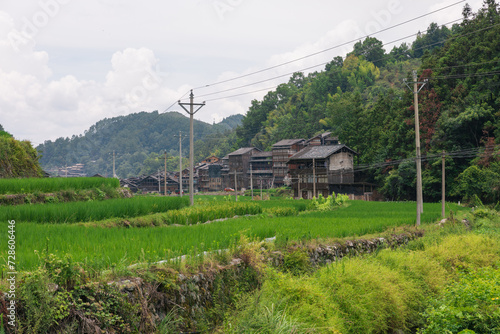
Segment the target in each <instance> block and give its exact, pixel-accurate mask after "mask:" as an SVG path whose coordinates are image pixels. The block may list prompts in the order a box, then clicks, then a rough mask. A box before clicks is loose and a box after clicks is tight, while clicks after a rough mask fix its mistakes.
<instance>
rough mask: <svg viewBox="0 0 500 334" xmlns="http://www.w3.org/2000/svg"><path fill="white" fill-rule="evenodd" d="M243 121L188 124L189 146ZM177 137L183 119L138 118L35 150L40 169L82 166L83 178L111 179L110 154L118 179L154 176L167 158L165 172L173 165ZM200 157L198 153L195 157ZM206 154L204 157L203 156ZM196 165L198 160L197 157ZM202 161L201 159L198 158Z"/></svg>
mask: <svg viewBox="0 0 500 334" xmlns="http://www.w3.org/2000/svg"><path fill="white" fill-rule="evenodd" d="M242 117H243V115H233V116H230V117H228V118H226V119H224V120H223V121H222V122H220V123H217V124H213V125H212V124H207V123H204V122H201V121H197V120H195V121H194V134H195V137H194V139H195V141H198V142H199V143H202V142H203V140H205V139H206V138H207V137H211V136H215V137H217V136H218V137H223V136H225V135H227V133H228V132H230V131H231V130H233V129H234V128H235V127H236V126H237V125H239V124H240V123H241V119H242ZM179 131H182V136H187V135H189V118H188V117H186V116H185V115H183V114H180V113H177V112H169V113H162V114H160V113H158V111H154V112H140V113H134V114H130V115H127V116H119V117H113V118H106V119H103V120H101V121H99V122H97V123H96V124H94V125H92V126H91V127H90V128H89V129H88V130H87V131H85V133H84V134H83V135H80V136H73V137H72V138H58V139H56V140H55V141H46V142H45V143H43V144H42V145H39V146H38V147H37V150H38V151H39V152H41V154H42V158H41V159H40V162H41V164H42V166H43V168H44V169H46V170H50V169H52V168H57V167H64V166H71V165H74V164H85V170H84V171H85V172H86V173H87V174H88V175H93V174H95V173H100V174H106V175H108V176H111V175H112V157H113V151H115V156H116V172H117V175H118V176H120V177H128V176H137V175H140V174H149V173H153V172H156V171H157V170H158V168H160V166H163V154H164V152H165V151H166V152H167V154H168V163H169V168H170V170H172V169H173V168H176V167H177V165H178V160H179V159H178V155H179V153H178V152H179V137H178V135H179ZM188 150H189V138H184V139H183V156H184V157H186V156H187V154H188V153H187V152H188ZM199 154H202V152H199ZM207 154H208V153H207ZM197 158H198V159H200V158H199V157H197ZM203 158H204V157H203Z"/></svg>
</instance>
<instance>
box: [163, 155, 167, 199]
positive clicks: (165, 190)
mask: <svg viewBox="0 0 500 334" xmlns="http://www.w3.org/2000/svg"><path fill="white" fill-rule="evenodd" d="M163 194H164V195H165V196H167V151H166V150H165V189H163Z"/></svg>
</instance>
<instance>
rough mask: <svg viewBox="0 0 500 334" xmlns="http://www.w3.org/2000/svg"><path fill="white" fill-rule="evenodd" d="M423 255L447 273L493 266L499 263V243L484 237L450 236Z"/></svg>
mask: <svg viewBox="0 0 500 334" xmlns="http://www.w3.org/2000/svg"><path fill="white" fill-rule="evenodd" d="M425 254H426V255H427V256H428V257H430V258H433V259H435V260H436V261H438V262H439V263H440V264H441V265H442V266H443V267H444V268H446V269H447V270H448V271H449V272H454V270H455V269H461V270H468V269H473V268H480V267H486V266H491V265H494V264H495V263H499V262H500V243H499V242H498V241H497V240H495V239H493V238H489V237H486V236H481V235H475V234H466V235H450V236H448V237H446V238H445V239H444V240H443V241H442V242H441V243H440V244H439V245H434V246H429V247H427V248H426V250H425Z"/></svg>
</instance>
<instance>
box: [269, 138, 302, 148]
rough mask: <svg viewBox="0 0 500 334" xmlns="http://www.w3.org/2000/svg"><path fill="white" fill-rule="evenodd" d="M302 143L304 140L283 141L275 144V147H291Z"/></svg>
mask: <svg viewBox="0 0 500 334" xmlns="http://www.w3.org/2000/svg"><path fill="white" fill-rule="evenodd" d="M301 141H304V139H283V140H280V141H279V142H277V143H276V144H274V145H273V147H274V146H291V145H294V144H297V143H299V142H301Z"/></svg>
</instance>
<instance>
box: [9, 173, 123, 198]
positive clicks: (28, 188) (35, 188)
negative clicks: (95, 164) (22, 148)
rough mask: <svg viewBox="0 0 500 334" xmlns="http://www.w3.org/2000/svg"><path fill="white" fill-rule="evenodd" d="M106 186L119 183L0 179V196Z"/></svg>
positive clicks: (108, 180) (106, 180) (83, 179)
mask: <svg viewBox="0 0 500 334" xmlns="http://www.w3.org/2000/svg"><path fill="white" fill-rule="evenodd" d="M102 186H108V187H113V188H118V187H119V186H120V181H119V180H118V179H115V178H102V177H75V178H71V177H70V178H66V177H54V178H52V177H51V178H25V179H0V194H28V193H36V192H40V193H50V192H55V191H61V190H70V189H71V190H83V189H92V188H99V187H102Z"/></svg>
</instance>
